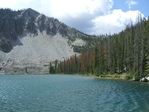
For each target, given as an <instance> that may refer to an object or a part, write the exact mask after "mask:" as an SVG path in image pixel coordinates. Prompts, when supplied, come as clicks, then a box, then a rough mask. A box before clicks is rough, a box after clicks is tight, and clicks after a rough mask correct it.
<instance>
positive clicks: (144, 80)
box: [140, 77, 149, 82]
mask: <svg viewBox="0 0 149 112" xmlns="http://www.w3.org/2000/svg"><path fill="white" fill-rule="evenodd" d="M148 79H149V77H145V78H142V79H140V81H141V82H148V81H149V80H148Z"/></svg>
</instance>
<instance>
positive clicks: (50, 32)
mask: <svg viewBox="0 0 149 112" xmlns="http://www.w3.org/2000/svg"><path fill="white" fill-rule="evenodd" d="M0 15H1V16H0V64H1V65H0V69H1V70H3V71H4V73H24V72H25V73H35V74H36V73H45V71H46V73H47V72H48V63H49V62H51V61H54V60H64V59H66V58H69V57H70V56H72V55H75V54H78V53H79V52H78V51H80V49H85V48H86V47H87V46H89V45H90V46H92V45H91V43H92V42H91V41H94V38H95V37H94V38H92V36H90V35H87V34H84V33H82V32H80V31H77V30H76V29H74V28H70V27H69V26H67V25H65V24H64V23H62V22H60V21H59V20H58V19H56V18H53V17H47V16H45V15H44V14H41V13H39V12H37V11H35V10H33V9H31V8H28V9H25V10H18V11H12V10H11V9H0ZM95 43H96V41H95V42H93V44H95ZM78 49H79V50H78ZM45 63H46V67H47V68H46V70H43V71H42V70H41V72H39V70H36V68H38V69H39V67H40V68H41V69H43V68H44V69H45ZM36 65H38V67H37V66H36ZM16 66H17V68H16ZM19 66H20V67H19ZM43 66H44V67H43ZM26 67H27V68H29V67H30V68H32V69H31V70H30V72H29V71H27V70H26V69H27V68H26Z"/></svg>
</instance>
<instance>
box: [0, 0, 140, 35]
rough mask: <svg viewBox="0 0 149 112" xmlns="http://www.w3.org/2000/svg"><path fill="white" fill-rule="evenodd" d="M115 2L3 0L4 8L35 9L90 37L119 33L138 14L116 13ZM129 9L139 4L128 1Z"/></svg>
mask: <svg viewBox="0 0 149 112" xmlns="http://www.w3.org/2000/svg"><path fill="white" fill-rule="evenodd" d="M113 4H114V0H38V1H37V0H2V1H1V3H0V7H1V8H12V9H15V10H17V9H23V8H32V9H34V10H37V11H39V12H40V13H43V14H45V15H47V16H49V17H55V18H58V19H59V20H60V21H62V22H64V23H65V24H67V25H68V26H70V27H74V28H76V29H78V30H80V31H83V32H85V33H88V34H107V33H111V34H113V33H118V32H120V31H121V30H123V29H124V28H125V26H126V25H127V24H128V23H129V22H130V21H133V22H134V23H135V22H136V18H137V16H138V13H140V12H139V11H127V12H123V11H122V10H113V11H112V7H113ZM127 4H128V6H129V7H130V8H131V6H132V5H135V4H137V2H135V1H133V0H128V1H127Z"/></svg>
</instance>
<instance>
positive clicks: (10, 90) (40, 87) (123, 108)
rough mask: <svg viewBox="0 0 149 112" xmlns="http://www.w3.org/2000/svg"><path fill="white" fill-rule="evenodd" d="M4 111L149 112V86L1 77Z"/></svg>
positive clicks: (67, 77) (70, 78)
mask: <svg viewBox="0 0 149 112" xmlns="http://www.w3.org/2000/svg"><path fill="white" fill-rule="evenodd" d="M0 112H149V83H138V82H126V81H116V80H99V79H94V78H92V77H87V76H76V75H0Z"/></svg>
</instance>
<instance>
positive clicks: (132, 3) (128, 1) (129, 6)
mask: <svg viewBox="0 0 149 112" xmlns="http://www.w3.org/2000/svg"><path fill="white" fill-rule="evenodd" d="M126 4H127V5H128V8H129V9H131V7H132V6H133V5H137V4H138V2H137V1H134V0H127V1H126Z"/></svg>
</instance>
